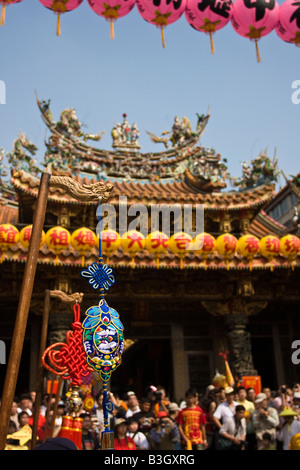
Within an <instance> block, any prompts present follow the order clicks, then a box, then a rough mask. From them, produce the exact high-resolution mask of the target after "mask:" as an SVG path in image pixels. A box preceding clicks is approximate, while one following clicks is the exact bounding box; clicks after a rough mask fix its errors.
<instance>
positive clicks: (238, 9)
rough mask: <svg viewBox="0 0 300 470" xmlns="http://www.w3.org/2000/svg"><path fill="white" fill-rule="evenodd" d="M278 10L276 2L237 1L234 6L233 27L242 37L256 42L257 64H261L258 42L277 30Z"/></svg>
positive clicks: (259, 0)
mask: <svg viewBox="0 0 300 470" xmlns="http://www.w3.org/2000/svg"><path fill="white" fill-rule="evenodd" d="M278 10H279V6H278V3H277V2H276V0H236V1H235V2H234V4H233V9H232V16H231V24H232V27H233V29H234V30H235V31H236V32H237V33H238V34H240V35H241V36H243V37H245V38H249V39H250V40H252V41H255V47H256V57H257V62H261V57H260V53H259V49H258V44H257V42H258V40H259V39H260V38H262V37H263V36H266V35H267V34H269V33H270V32H271V31H272V30H273V29H274V28H275V26H276V24H277V21H278Z"/></svg>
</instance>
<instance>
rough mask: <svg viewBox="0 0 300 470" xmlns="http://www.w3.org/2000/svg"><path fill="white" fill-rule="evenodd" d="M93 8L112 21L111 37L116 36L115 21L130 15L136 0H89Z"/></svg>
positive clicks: (98, 13)
mask: <svg viewBox="0 0 300 470" xmlns="http://www.w3.org/2000/svg"><path fill="white" fill-rule="evenodd" d="M88 4H89V5H90V7H91V9H92V10H93V11H94V12H95V13H97V15H100V16H102V17H103V18H105V19H106V20H107V21H110V38H111V39H113V38H114V37H115V33H114V21H116V20H117V19H119V18H121V17H122V16H126V15H128V13H130V12H131V10H132V9H133V8H134V5H135V0H88Z"/></svg>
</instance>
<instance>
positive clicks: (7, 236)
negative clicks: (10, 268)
mask: <svg viewBox="0 0 300 470" xmlns="http://www.w3.org/2000/svg"><path fill="white" fill-rule="evenodd" d="M19 236H20V234H19V230H18V229H17V228H16V227H14V226H13V225H11V224H2V225H0V251H1V252H2V256H1V260H0V263H2V262H3V257H4V252H5V251H7V250H8V248H9V247H11V246H14V245H15V244H16V243H18V241H19Z"/></svg>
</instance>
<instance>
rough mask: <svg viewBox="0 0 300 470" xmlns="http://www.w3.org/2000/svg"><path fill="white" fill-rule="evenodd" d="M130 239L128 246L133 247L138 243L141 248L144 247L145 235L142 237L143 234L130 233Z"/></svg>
mask: <svg viewBox="0 0 300 470" xmlns="http://www.w3.org/2000/svg"><path fill="white" fill-rule="evenodd" d="M128 239H129V240H130V242H129V244H128V248H131V247H132V246H133V245H134V244H135V243H137V244H138V245H139V247H140V248H143V244H142V240H143V237H141V235H139V234H138V233H131V234H129V235H128Z"/></svg>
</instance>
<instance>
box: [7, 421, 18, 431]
mask: <svg viewBox="0 0 300 470" xmlns="http://www.w3.org/2000/svg"><path fill="white" fill-rule="evenodd" d="M17 430H18V427H17V425H16V423H15V421H13V420H12V419H10V420H9V425H8V433H7V434H13V433H14V432H17Z"/></svg>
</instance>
